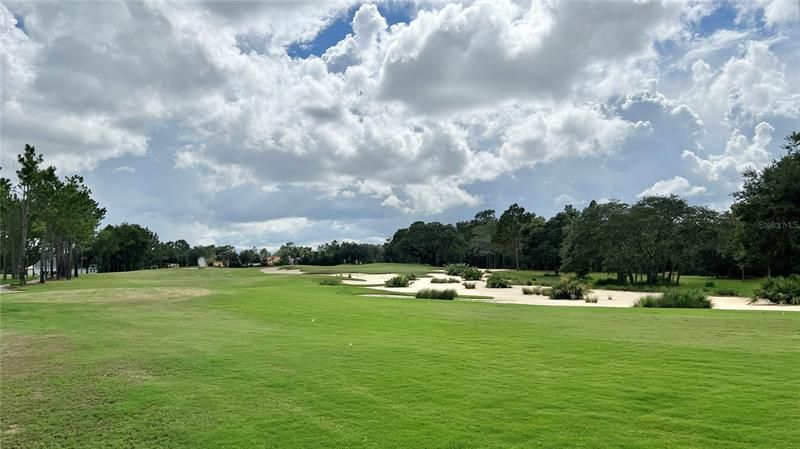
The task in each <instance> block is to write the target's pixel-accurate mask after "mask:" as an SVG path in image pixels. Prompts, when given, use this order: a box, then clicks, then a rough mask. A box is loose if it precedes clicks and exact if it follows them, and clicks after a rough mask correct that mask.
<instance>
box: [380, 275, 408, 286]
mask: <svg viewBox="0 0 800 449" xmlns="http://www.w3.org/2000/svg"><path fill="white" fill-rule="evenodd" d="M410 283H411V282H410V281H409V280H408V278H407V277H406V276H403V275H402V274H401V275H399V276H395V277H393V278H391V279H389V280H388V281H386V282H384V283H383V285H385V286H387V287H408V284H410Z"/></svg>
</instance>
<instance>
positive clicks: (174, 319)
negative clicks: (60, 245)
mask: <svg viewBox="0 0 800 449" xmlns="http://www.w3.org/2000/svg"><path fill="white" fill-rule="evenodd" d="M319 279H320V277H314V276H308V275H266V274H263V273H261V272H259V270H258V269H240V270H221V269H207V270H158V271H142V272H133V273H124V274H113V275H95V276H85V277H82V278H80V279H77V280H72V281H66V282H52V283H49V284H47V285H45V286H38V285H34V286H31V287H29V288H28V289H27V292H25V293H10V294H3V295H2V297H0V313H1V315H0V319H1V326H2V366H0V368H1V369H2V392H1V393H0V394H1V396H0V400H2V401H1V402H0V407H1V409H0V412H2V413H1V415H2V424H1V425H2V428H1V429H0V430H1V431H2V447H3V448H23V447H24V448H37V447H41V448H59V447H69V448H73V447H81V448H101V447H102V448H108V447H141V448H153V447H169V448H248V447H264V448H362V447H364V448H366V447H373V448H429V447H430V448H491V447H495V448H514V447H518V448H536V447H550V448H565V447H570V448H598V447H622V448H667V447H668V448H725V449H730V448H752V447H759V448H772V449H778V448H795V447H797V445H798V442H800V377H799V376H798V375H797V373H798V369H800V313H789V312H786V313H778V312H733V311H730V312H729V311H721V310H669V309H661V310H659V309H633V308H631V309H610V308H579V307H536V306H518V305H502V304H487V303H478V302H459V301H455V302H451V301H435V300H417V299H412V298H407V299H397V298H369V297H359V296H357V294H358V293H361V292H365V291H366V290H364V289H361V288H359V287H350V286H320V285H318V283H319Z"/></svg>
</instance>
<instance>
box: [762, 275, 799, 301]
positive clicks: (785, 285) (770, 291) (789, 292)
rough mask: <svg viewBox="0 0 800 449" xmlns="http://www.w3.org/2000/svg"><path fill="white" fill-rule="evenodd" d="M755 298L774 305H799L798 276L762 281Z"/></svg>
mask: <svg viewBox="0 0 800 449" xmlns="http://www.w3.org/2000/svg"><path fill="white" fill-rule="evenodd" d="M756 298H760V299H766V300H767V301H769V302H772V303H775V304H800V276H788V277H782V276H778V277H772V278H767V279H764V281H763V282H762V283H761V288H760V289H758V291H756Z"/></svg>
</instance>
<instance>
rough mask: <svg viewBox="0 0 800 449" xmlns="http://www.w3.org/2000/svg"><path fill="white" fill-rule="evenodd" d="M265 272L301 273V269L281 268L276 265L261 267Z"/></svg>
mask: <svg viewBox="0 0 800 449" xmlns="http://www.w3.org/2000/svg"><path fill="white" fill-rule="evenodd" d="M261 272H262V273H266V274H303V272H302V271H301V270H281V269H280V268H278V267H265V268H262V269H261Z"/></svg>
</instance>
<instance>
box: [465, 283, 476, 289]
mask: <svg viewBox="0 0 800 449" xmlns="http://www.w3.org/2000/svg"><path fill="white" fill-rule="evenodd" d="M464 288H466V289H468V290H473V289H474V288H475V283H474V282H464Z"/></svg>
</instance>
